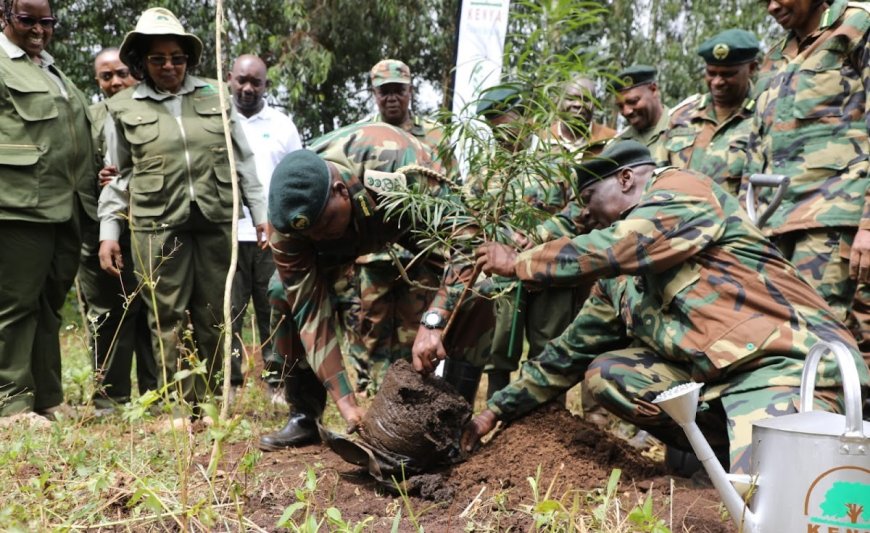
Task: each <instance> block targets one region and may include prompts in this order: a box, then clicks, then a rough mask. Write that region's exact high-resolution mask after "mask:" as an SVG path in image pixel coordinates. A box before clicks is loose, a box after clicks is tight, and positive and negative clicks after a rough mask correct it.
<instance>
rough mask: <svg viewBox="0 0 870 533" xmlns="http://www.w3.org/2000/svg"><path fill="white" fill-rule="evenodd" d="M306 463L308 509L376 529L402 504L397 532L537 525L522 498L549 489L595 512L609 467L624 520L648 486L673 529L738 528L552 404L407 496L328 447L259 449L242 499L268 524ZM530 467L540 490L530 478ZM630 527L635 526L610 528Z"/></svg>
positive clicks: (242, 447) (234, 453) (386, 526)
mask: <svg viewBox="0 0 870 533" xmlns="http://www.w3.org/2000/svg"><path fill="white" fill-rule="evenodd" d="M251 445H252V443H250V442H248V443H237V444H235V445H232V446H231V447H230V448H229V449H228V450H227V454H226V455H225V458H226V461H227V463H228V465H229V464H232V463H233V462H234V461H236V460H237V459H238V458H239V457H241V456H242V455H243V454H244V453H246V452H247V451H248V450H249V449H250V446H251ZM310 465H317V475H318V476H319V478H318V482H317V489H316V491H315V492H314V499H313V502H312V508H313V511H314V512H317V514H318V515H322V514H323V512H324V511H325V509H326V508H328V507H336V508H338V509H339V510H340V511H341V514H342V518H343V519H344V520H346V521H350V522H352V523H357V522H359V521H362V520H364V519H365V518H367V517H374V522H373V523H372V525H373V528H372V529H371V530H372V531H389V530H390V528H391V526H392V523H393V519H394V517H395V516H396V514H397V512H398V511H399V510H400V508H402V509H401V510H402V514H403V516H404V517H406V519H405V520H403V521H402V523H401V526H400V529H399V530H400V531H412V530H413V526H412V525H411V523H410V522H409V521H408V520H407V517H408V516H409V513H413V514H414V515H415V521H416V523H417V524H419V525H420V526H422V527H423V528H424V529H425V531H434V532H441V531H445V532H449V531H529V530H533V527H534V519H533V517H532V515H531V513H530V512H528V507H527V506H529V505H533V504H534V503H536V502H540V501H542V500H544V499H546V497H545V495H544V493H545V492H547V493H548V494H549V499H551V500H560V501H561V502H562V503H563V504H564V505H565V506H566V507H569V508H570V507H571V506H572V505H573V504H574V501H575V498H576V501H577V502H579V504H580V505H581V506H584V507H586V510H582V511H580V512H579V513H578V514H580V515H583V514H587V515H588V514H591V513H593V512H594V508H595V507H596V506H598V505H600V502H601V496H600V494H601V492H602V491H603V489H604V487H606V486H607V483H608V479H609V478H610V476H611V472H612V471H613V469H615V468H619V469H621V471H622V473H621V477H620V482H619V489H618V499H619V502H618V505H619V508H620V509H621V513H622V517H623V518H624V516H625V513H627V512H628V511H629V510H630V509H632V508H634V507H636V506H637V505H639V504H640V503H642V502H643V501H644V500H645V499H646V497H647V494H648V493H650V492H651V494H652V499H653V501H654V506H655V508H654V514H655V515H656V516H657V517H658V518H660V519H662V520H663V521H664V523H665V524H666V525H668V526H669V527H670V529H671V531H674V532H680V531H691V532H696V533H733V532H735V531H736V528H735V527H734V526H733V525H732V523H731V521H730V519H729V518H727V515H725V514H724V513H723V506H722V505H721V504H720V503H719V498H718V495H717V493H716V491H715V490H714V489H712V488H698V487H696V486H694V485H693V483H692V481H690V480H687V479H682V478H672V477H670V476H667V475H666V473H665V469H664V466H663V465H662V464H661V463H660V462H656V461H653V460H652V459H649V458H647V457H645V456H643V455H641V454H640V452H639V451H638V450H636V449H634V448H632V447H630V446H629V445H628V444H627V443H626V442H625V441H624V440H622V439H620V438H618V437H616V436H614V435H613V434H611V433H608V432H606V431H604V430H602V429H599V428H598V427H597V426H594V425H592V424H589V423H587V422H585V421H584V420H583V419H582V418H580V417H577V416H574V415H572V414H571V413H569V412H568V411H567V410H566V409H564V408H563V407H561V406H559V405H555V404H552V405H550V406H548V407H545V408H543V409H541V410H539V411H537V412H534V413H532V414H530V415H529V416H526V417H525V418H523V419H521V420H519V421H517V422H515V423H513V424H511V425H509V426H507V427H505V428H502V429H501V430H499V431H497V432H496V433H495V436H494V437H493V438H492V439H491V440H490V441H489V442H488V443H486V444H484V445H482V446H481V448H480V449H479V450H478V451H477V452H476V453H474V454H473V455H472V456H471V457H470V458H469V459H468V460H467V461H465V462H463V463H460V464H457V465H454V466H452V467H448V468H445V469H442V470H440V471H438V472H436V474H437V475H436V476H431V477H429V478H425V479H422V480H421V481H423V483H422V485H423V487H422V489H421V490H419V491H415V492H417V494H415V495H412V496H410V497H408V499H407V502H406V503H403V501H402V499H401V498H399V497H396V496H395V495H394V494H391V493H390V491H389V490H387V489H385V488H384V487H383V486H380V485H378V484H377V483H376V482H375V481H374V480H373V479H372V478H371V477H370V476H369V475H368V473H367V472H366V471H365V470H364V469H361V468H359V467H356V466H354V465H351V464H349V463H346V462H344V461H343V460H342V459H341V458H339V457H338V456H337V455H336V454H334V453H333V452H332V451H331V450H329V448H327V447H326V446H325V445H312V446H306V447H301V448H297V449H293V450H288V451H283V452H271V453H267V454H264V456H263V457H262V458H261V459H260V461H259V462H258V465H257V467H256V471H255V473H254V475H255V476H258V481H257V484H258V487H259V488H258V489H257V493H256V495H253V496H252V497H251V498H250V500H249V501H248V507H247V509H246V510H245V515H246V516H248V517H249V518H250V519H251V520H252V521H253V522H254V523H256V524H258V525H259V526H261V527H263V528H265V529H268V530H273V529H274V527H275V523H276V522H277V520H278V518H279V517H280V516H281V514H282V512H283V511H284V509H285V508H286V507H287V506H288V505H290V504H291V503H293V502H295V501H296V498H297V496H296V493H295V489H296V488H298V487H300V486H302V485H303V484H304V479H305V476H306V472H307V469H308V467H309V466H310ZM230 468H231V467H230ZM536 475H537V476H538V482H537V484H538V487H539V489H538V490H539V496H537V497H535V495H534V493H533V491H532V488H531V485H530V483H529V481H528V479H527V478H529V477H534V476H536ZM438 476H440V478H439V477H438ZM420 493H422V496H421V494H420ZM423 496H426V497H423ZM617 519H618V518H617ZM630 530H631V531H633V530H635V529H633V528H629V529H618V530H617V529H613V530H612V531H630ZM636 530H637V531H647V530H649V529H642V528H640V527H638V528H637V529H636ZM608 531H611V530H610V529H608Z"/></svg>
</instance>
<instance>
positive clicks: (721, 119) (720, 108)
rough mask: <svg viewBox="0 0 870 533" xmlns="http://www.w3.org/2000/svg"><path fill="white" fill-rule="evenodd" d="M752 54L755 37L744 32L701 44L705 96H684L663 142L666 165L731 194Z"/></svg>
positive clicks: (738, 174) (742, 154)
mask: <svg viewBox="0 0 870 533" xmlns="http://www.w3.org/2000/svg"><path fill="white" fill-rule="evenodd" d="M758 50H759V44H758V39H756V38H755V36H754V35H753V34H751V33H750V32H748V31H745V30H737V29H734V30H725V31H723V32H722V33H719V34H718V35H716V36H714V37H713V38H711V39H709V40H707V41H705V42H704V43H703V44H702V45H701V46H700V47H699V48H698V55H700V56H701V57H703V58H704V62H705V63H706V64H707V66H706V68H705V71H704V80H705V81H706V83H707V87H708V88H709V89H710V92H709V93H707V94H704V95H701V94H696V95H693V96H690V97H689V98H687V99H686V100H685V101H684V102H683V103H681V104H679V105H677V107H675V108H674V109H673V111H671V122H670V125H669V126H668V131H667V132H666V133H665V137H664V142H663V146H664V150H665V151H664V154H665V156H666V158H667V159H666V163H667V164H668V165H672V166H675V167H678V168H688V169H692V170H697V171H698V172H700V173H701V174H704V175H705V176H710V177H711V178H713V180H714V181H715V182H716V183H718V184H719V185H721V186H722V188H723V189H725V190H726V191H728V192H730V193H731V194H733V195H734V196H737V193H738V191H739V189H740V179H741V178H742V177H743V170H744V167H745V165H746V145H747V143H748V141H749V128H750V125H751V122H752V120H751V119H752V114H753V112H754V111H755V100H754V99H753V98H752V81H751V80H752V77H753V76H754V75H755V73H756V71H757V70H758V61H757V56H758Z"/></svg>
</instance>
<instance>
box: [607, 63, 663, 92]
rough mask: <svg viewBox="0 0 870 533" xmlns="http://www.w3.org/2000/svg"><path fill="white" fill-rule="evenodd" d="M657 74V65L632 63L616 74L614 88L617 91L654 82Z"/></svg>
mask: <svg viewBox="0 0 870 533" xmlns="http://www.w3.org/2000/svg"><path fill="white" fill-rule="evenodd" d="M656 74H657V71H656V69H655V67H651V66H649V65H632V66H630V67H628V68H627V69H625V70H622V71H620V72H619V73H618V74H617V75H616V77H617V80H616V81H615V82H613V89H614V90H616V91H627V90H629V89H631V88H632V87H637V86H638V85H646V84H647V83H654V82H655V81H656Z"/></svg>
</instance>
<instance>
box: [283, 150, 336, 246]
mask: <svg viewBox="0 0 870 533" xmlns="http://www.w3.org/2000/svg"><path fill="white" fill-rule="evenodd" d="M331 182H332V177H331V176H330V173H329V167H328V166H327V165H326V162H325V161H324V160H323V159H321V158H320V156H318V155H317V154H316V153H314V152H312V151H311V150H296V151H293V152H290V153H289V154H287V155H286V156H285V157H284V159H282V160H281V162H280V163H278V166H276V167H275V171H274V172H272V181H271V183H270V185H269V223H271V224H272V227H274V228H275V229H276V230H278V231H280V232H281V233H291V232H294V231H302V230H305V229H308V228H309V227H311V225H312V224H314V223H315V222H317V219H318V218H319V217H320V215H321V214H322V213H323V209H324V208H325V207H326V201H327V200H328V199H329V186H330V184H331Z"/></svg>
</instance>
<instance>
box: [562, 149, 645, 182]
mask: <svg viewBox="0 0 870 533" xmlns="http://www.w3.org/2000/svg"><path fill="white" fill-rule="evenodd" d="M654 164H655V162H654V161H653V159H652V155H651V154H650V152H649V148H647V147H646V146H644V145H643V144H641V143H639V142H637V141H619V142H614V143H611V144H610V145H609V146H608V147H607V148H605V149H604V151H603V152H601V153H600V154H599V155H598V156H596V157H594V158H592V159H589V160H587V161H585V162H583V163H581V164H580V165H577V166H576V167H575V168H574V171H575V172H576V173H577V188H578V190H583V189H584V188H586V187H588V186H589V185H592V184H593V183H595V182H596V181H598V180H603V179H604V178H608V177H610V176H612V175H613V174H615V173H616V171H617V170H620V169H622V168H625V167H636V166H639V165H654Z"/></svg>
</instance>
